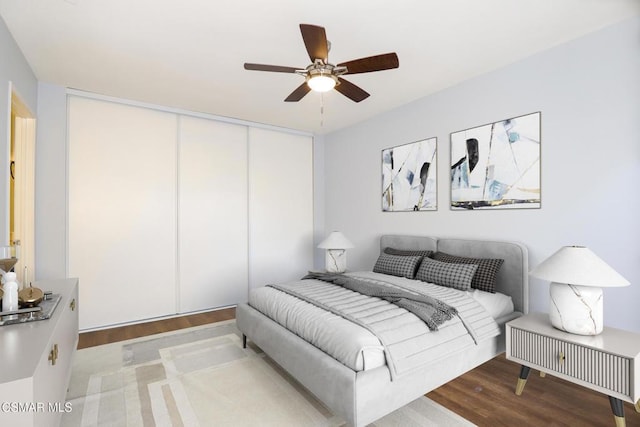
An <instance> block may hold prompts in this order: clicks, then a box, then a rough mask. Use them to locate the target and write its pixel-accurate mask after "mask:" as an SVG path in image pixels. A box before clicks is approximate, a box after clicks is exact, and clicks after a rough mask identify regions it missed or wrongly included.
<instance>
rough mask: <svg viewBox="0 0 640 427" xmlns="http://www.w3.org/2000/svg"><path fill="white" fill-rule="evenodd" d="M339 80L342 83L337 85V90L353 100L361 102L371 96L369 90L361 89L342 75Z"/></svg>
mask: <svg viewBox="0 0 640 427" xmlns="http://www.w3.org/2000/svg"><path fill="white" fill-rule="evenodd" d="M338 81H339V82H340V84H339V85H337V86H336V87H335V90H337V91H338V92H340V93H341V94H343V95H344V96H346V97H347V98H349V99H350V100H352V101H353V102H360V101H362V100H364V99H367V98H368V97H369V94H368V93H367V92H365V91H364V90H362V89H360V88H359V87H358V86H356V85H354V84H353V83H351V82H349V81H347V80H345V79H343V78H342V77H338Z"/></svg>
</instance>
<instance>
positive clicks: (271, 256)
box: [249, 128, 313, 288]
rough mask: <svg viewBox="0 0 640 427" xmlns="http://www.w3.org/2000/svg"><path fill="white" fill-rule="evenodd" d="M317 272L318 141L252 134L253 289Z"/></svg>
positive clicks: (255, 131) (268, 133)
mask: <svg viewBox="0 0 640 427" xmlns="http://www.w3.org/2000/svg"><path fill="white" fill-rule="evenodd" d="M312 268H313V140H312V138H311V137H308V136H300V135H292V134H286V133H281V132H276V131H270V130H265V129H256V128H250V130H249V284H250V287H251V288H255V287H259V286H264V285H266V284H268V283H274V282H282V281H287V280H296V279H299V278H300V277H302V276H303V275H304V274H305V273H306V272H307V271H309V270H310V269H312Z"/></svg>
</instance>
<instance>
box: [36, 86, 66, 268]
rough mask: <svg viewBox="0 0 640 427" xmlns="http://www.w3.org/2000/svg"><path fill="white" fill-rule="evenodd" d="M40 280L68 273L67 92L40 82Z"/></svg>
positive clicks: (38, 192)
mask: <svg viewBox="0 0 640 427" xmlns="http://www.w3.org/2000/svg"><path fill="white" fill-rule="evenodd" d="M37 126H38V127H37V130H36V132H37V134H38V149H37V150H36V169H37V171H36V278H37V279H38V280H42V279H56V278H61V277H65V276H66V272H67V247H66V242H67V144H66V141H67V92H66V89H65V88H64V87H62V86H57V85H51V84H47V83H42V82H40V83H38V122H37Z"/></svg>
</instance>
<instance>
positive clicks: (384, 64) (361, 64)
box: [338, 52, 400, 74]
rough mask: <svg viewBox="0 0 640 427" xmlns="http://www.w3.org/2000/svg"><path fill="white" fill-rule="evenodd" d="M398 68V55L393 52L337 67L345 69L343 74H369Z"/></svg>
mask: <svg viewBox="0 0 640 427" xmlns="http://www.w3.org/2000/svg"><path fill="white" fill-rule="evenodd" d="M399 66H400V63H399V61H398V55H396V53H395V52H393V53H385V54H383V55H375V56H369V57H367V58H360V59H354V60H353V61H348V62H343V63H342V64H338V67H347V72H346V73H345V74H359V73H370V72H372V71H382V70H390V69H392V68H398V67H399Z"/></svg>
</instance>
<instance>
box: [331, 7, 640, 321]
mask: <svg viewBox="0 0 640 427" xmlns="http://www.w3.org/2000/svg"><path fill="white" fill-rule="evenodd" d="M373 96H375V94H374V95H373ZM536 111H541V112H542V166H541V168H542V175H541V176H542V208H541V209H531V210H524V209H519V210H492V211H451V210H450V209H449V201H450V195H449V191H450V185H449V165H450V153H449V135H450V133H451V132H455V131H458V130H463V129H467V128H470V127H474V126H478V125H482V124H486V123H490V122H494V121H497V120H501V119H506V118H510V117H515V116H519V115H523V114H527V113H532V112H536ZM433 136H435V137H437V138H438V211H437V212H418V213H413V212H409V213H383V212H381V159H380V157H381V150H382V149H383V148H388V147H392V146H395V145H399V144H404V143H408V142H412V141H416V140H420V139H424V138H428V137H433ZM639 138H640V20H639V19H637V18H634V19H633V20H628V21H625V22H623V23H620V24H616V25H615V26H612V27H608V28H606V29H604V30H601V31H599V32H596V33H593V34H591V35H588V36H585V37H583V38H580V39H577V40H574V41H572V42H570V43H567V44H564V45H560V46H558V47H556V48H553V49H551V50H548V51H545V52H543V53H540V54H537V55H535V56H532V57H530V58H527V59H526V60H523V61H520V62H518V63H515V64H512V65H510V66H507V67H505V68H502V69H499V70H496V71H494V72H491V73H488V74H485V75H483V76H481V77H478V78H475V79H473V80H469V81H467V82H464V83H462V84H460V85H458V86H455V87H452V88H449V89H447V90H444V91H442V92H439V93H437V94H435V95H433V96H429V97H426V98H423V99H420V100H418V101H416V102H414V103H411V104H409V105H405V106H403V107H401V108H398V109H396V110H393V111H390V112H388V113H385V114H383V115H380V116H378V117H375V118H373V119H371V120H368V121H366V122H363V123H361V124H358V125H356V126H352V127H350V128H347V129H344V130H341V131H338V132H334V133H331V134H328V135H326V136H325V138H324V151H325V160H324V162H325V198H324V203H325V218H324V221H325V229H326V230H327V231H328V230H341V231H343V232H344V233H345V235H346V236H347V237H348V238H349V239H350V240H351V241H352V242H353V243H354V244H355V246H356V247H355V248H354V249H351V250H350V251H349V269H352V270H358V269H367V268H369V269H370V268H371V267H372V266H373V263H374V262H375V259H376V256H377V239H378V236H379V235H381V234H386V233H399V234H418V235H435V236H442V237H466V238H482V239H494V240H515V241H519V242H522V243H524V244H526V245H527V246H528V248H529V255H530V265H531V267H533V266H535V265H537V264H538V263H540V262H541V261H542V260H543V259H545V258H546V257H547V256H549V255H550V254H552V253H553V252H555V251H556V250H557V249H558V248H559V247H561V246H564V245H570V244H581V245H586V246H588V247H589V248H590V249H591V250H593V251H594V252H595V253H596V254H597V255H599V256H600V257H601V258H602V259H604V260H605V261H606V262H607V263H609V265H611V266H612V267H613V268H614V269H615V270H617V271H618V272H619V273H620V274H622V275H623V276H624V277H626V278H627V279H628V280H629V281H630V282H631V283H632V285H631V286H630V287H625V288H607V289H605V291H604V295H605V297H604V298H605V301H604V310H605V324H606V325H609V326H615V327H620V328H624V329H630V330H635V331H638V332H640V310H638V309H637V304H638V301H640V286H639V285H640V244H639V243H638V240H639V238H640V224H639V221H638V220H637V216H638V212H640V198H639V197H638V190H637V188H638V185H640V141H639ZM530 297H531V298H530V299H531V308H532V310H534V311H545V312H546V311H547V308H548V284H547V283H545V282H542V281H540V280H537V279H532V280H531V291H530Z"/></svg>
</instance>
